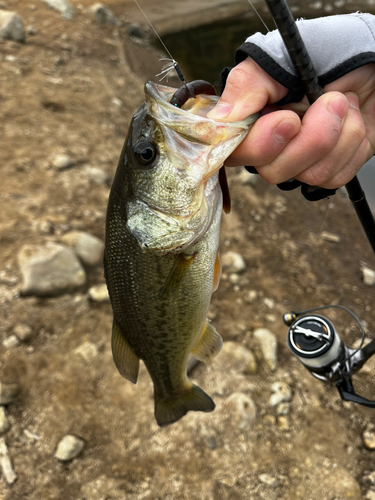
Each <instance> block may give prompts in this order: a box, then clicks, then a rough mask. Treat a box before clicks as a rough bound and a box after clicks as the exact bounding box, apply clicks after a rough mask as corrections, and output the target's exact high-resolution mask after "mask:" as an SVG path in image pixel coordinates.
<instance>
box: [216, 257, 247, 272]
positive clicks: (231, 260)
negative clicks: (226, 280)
mask: <svg viewBox="0 0 375 500" xmlns="http://www.w3.org/2000/svg"><path fill="white" fill-rule="evenodd" d="M221 262H222V265H223V268H224V269H225V270H226V271H227V272H228V273H238V274H239V273H242V272H244V271H245V269H246V264H245V261H244V259H243V257H242V255H241V254H239V253H237V252H225V253H223V255H222V257H221Z"/></svg>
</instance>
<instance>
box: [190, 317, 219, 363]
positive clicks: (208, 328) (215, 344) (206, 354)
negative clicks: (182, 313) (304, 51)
mask: <svg viewBox="0 0 375 500" xmlns="http://www.w3.org/2000/svg"><path fill="white" fill-rule="evenodd" d="M222 347H223V339H222V338H221V336H220V335H219V334H218V333H217V331H216V330H215V328H214V327H213V326H212V325H211V323H210V322H209V320H207V321H206V323H205V325H204V327H203V329H202V331H201V334H200V336H199V339H198V340H197V343H196V344H195V346H194V347H193V349H192V351H191V354H193V355H194V356H195V357H196V358H197V359H199V361H210V360H211V359H212V358H214V357H215V356H216V355H217V354H219V352H220V351H221V348H222Z"/></svg>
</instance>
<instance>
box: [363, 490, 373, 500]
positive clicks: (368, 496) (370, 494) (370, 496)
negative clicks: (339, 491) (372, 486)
mask: <svg viewBox="0 0 375 500" xmlns="http://www.w3.org/2000/svg"><path fill="white" fill-rule="evenodd" d="M365 499H366V500H375V491H371V490H369V491H368V492H367V493H366V496H365Z"/></svg>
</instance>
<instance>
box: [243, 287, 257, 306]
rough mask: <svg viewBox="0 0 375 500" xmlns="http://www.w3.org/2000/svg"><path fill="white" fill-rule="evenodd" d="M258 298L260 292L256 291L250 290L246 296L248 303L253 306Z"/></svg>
mask: <svg viewBox="0 0 375 500" xmlns="http://www.w3.org/2000/svg"><path fill="white" fill-rule="evenodd" d="M257 298H258V292H257V291H256V290H249V291H248V293H247V295H245V300H246V302H249V303H250V304H252V303H253V302H254V300H256V299H257Z"/></svg>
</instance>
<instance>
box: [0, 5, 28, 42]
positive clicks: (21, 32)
mask: <svg viewBox="0 0 375 500" xmlns="http://www.w3.org/2000/svg"><path fill="white" fill-rule="evenodd" d="M0 38H7V39H10V40H14V41H16V42H24V41H25V28H24V25H23V22H22V19H21V18H20V16H19V15H18V14H16V13H15V12H11V11H9V10H0Z"/></svg>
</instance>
